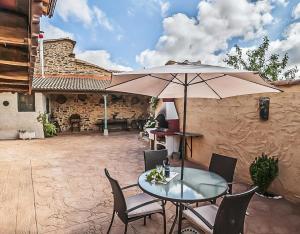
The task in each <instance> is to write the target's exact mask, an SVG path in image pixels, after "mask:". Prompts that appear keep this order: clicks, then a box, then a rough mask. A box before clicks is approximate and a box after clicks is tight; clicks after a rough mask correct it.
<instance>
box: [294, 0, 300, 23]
mask: <svg viewBox="0 0 300 234" xmlns="http://www.w3.org/2000/svg"><path fill="white" fill-rule="evenodd" d="M292 15H293V17H294V19H299V18H300V2H299V3H298V4H297V6H295V8H294V10H293V13H292Z"/></svg>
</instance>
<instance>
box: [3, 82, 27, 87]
mask: <svg viewBox="0 0 300 234" xmlns="http://www.w3.org/2000/svg"><path fill="white" fill-rule="evenodd" d="M0 86H13V87H14V86H28V82H26V83H24V82H23V83H19V82H18V83H12V82H2V81H1V80H0Z"/></svg>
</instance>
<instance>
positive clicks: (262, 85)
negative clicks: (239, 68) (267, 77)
mask: <svg viewBox="0 0 300 234" xmlns="http://www.w3.org/2000/svg"><path fill="white" fill-rule="evenodd" d="M230 76H231V77H233V78H235V79H240V80H244V79H242V78H239V77H236V76H234V75H232V74H231V75H230ZM259 76H260V77H261V75H260V74H259ZM261 78H262V77H261ZM262 79H263V78H262ZM244 81H247V82H250V83H253V84H257V85H261V86H264V87H267V88H270V89H276V90H278V91H280V92H283V90H281V89H279V88H276V87H270V86H268V85H264V84H260V83H257V82H254V81H251V80H244Z"/></svg>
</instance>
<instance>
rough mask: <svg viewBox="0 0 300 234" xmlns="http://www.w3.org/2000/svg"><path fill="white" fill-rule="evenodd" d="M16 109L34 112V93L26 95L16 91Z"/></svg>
mask: <svg viewBox="0 0 300 234" xmlns="http://www.w3.org/2000/svg"><path fill="white" fill-rule="evenodd" d="M18 111H19V112H35V98H34V94H31V95H28V94H23V93H18Z"/></svg>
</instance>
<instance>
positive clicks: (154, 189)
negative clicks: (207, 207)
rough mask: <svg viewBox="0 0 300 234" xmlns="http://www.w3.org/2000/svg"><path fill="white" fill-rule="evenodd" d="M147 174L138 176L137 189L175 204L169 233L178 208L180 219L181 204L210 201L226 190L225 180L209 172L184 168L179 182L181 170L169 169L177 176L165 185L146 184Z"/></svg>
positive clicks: (179, 225)
mask: <svg viewBox="0 0 300 234" xmlns="http://www.w3.org/2000/svg"><path fill="white" fill-rule="evenodd" d="M149 172H150V171H146V172H144V173H143V174H142V175H140V177H139V179H138V184H139V187H140V188H141V190H143V191H144V192H145V193H147V194H150V195H152V196H153V197H156V198H160V199H163V200H166V201H171V202H173V203H175V205H176V215H175V220H174V223H173V225H172V228H171V232H172V231H173V228H174V225H175V223H176V220H177V217H178V208H179V217H181V212H182V206H180V204H181V203H195V202H204V201H211V200H214V199H216V198H218V197H220V196H222V195H224V194H226V192H227V189H228V184H227V182H226V180H225V179H224V178H222V177H221V176H219V175H217V174H216V173H213V172H210V171H205V170H200V169H195V168H187V167H185V168H184V175H183V180H181V179H180V172H181V168H180V167H171V174H172V173H177V175H176V176H175V177H174V178H173V179H172V180H171V181H169V182H168V183H166V184H162V183H153V182H148V181H147V180H146V176H147V174H148V173H149ZM178 230H181V220H179V223H178ZM171 232H170V233H171Z"/></svg>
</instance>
